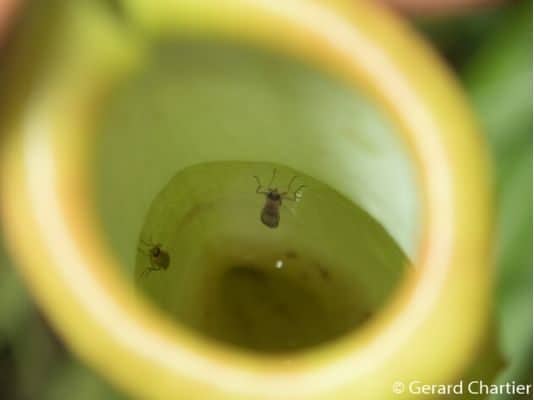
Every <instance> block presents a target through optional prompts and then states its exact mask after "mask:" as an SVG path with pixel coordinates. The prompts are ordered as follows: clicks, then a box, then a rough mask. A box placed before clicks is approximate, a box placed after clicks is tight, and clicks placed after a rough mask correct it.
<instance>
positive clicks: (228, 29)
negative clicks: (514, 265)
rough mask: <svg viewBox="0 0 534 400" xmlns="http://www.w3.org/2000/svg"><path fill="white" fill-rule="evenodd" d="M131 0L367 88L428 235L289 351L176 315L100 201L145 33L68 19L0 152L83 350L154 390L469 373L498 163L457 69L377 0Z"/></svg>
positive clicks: (318, 392) (360, 385)
mask: <svg viewBox="0 0 534 400" xmlns="http://www.w3.org/2000/svg"><path fill="white" fill-rule="evenodd" d="M125 6H126V12H127V14H128V15H129V17H130V18H131V21H134V22H135V23H137V24H138V25H139V26H140V27H142V28H143V29H144V31H145V32H148V33H151V34H153V35H154V36H157V35H161V34H166V35H183V34H187V35H189V36H202V37H211V36H216V37H217V38H221V37H226V38H228V39H231V40H236V41H243V42H248V43H252V44H253V45H256V46H262V47H269V48H271V49H275V50H277V51H281V52H285V53H287V54H289V55H292V56H295V57H298V58H301V59H304V60H306V61H307V62H309V63H313V64H314V65H316V66H317V67H319V68H321V69H324V70H327V71H329V72H330V73H333V74H335V75H337V76H340V77H342V78H343V79H344V80H345V81H346V82H347V83H348V84H350V85H354V86H357V87H358V89H359V90H361V91H364V92H365V93H367V94H368V95H369V96H370V97H371V98H372V99H374V101H375V102H376V103H377V104H378V105H379V106H380V107H381V108H383V109H384V111H385V113H386V114H387V115H388V117H389V118H390V119H391V120H392V121H393V122H394V123H395V124H396V127H397V131H398V132H399V134H401V135H402V139H403V140H404V141H405V143H406V144H407V147H408V149H409V151H410V153H411V156H412V158H413V160H414V164H415V165H416V168H417V172H418V179H419V185H420V190H421V194H422V200H423V207H424V210H423V211H424V226H423V234H422V240H421V245H420V250H419V252H418V256H417V258H416V261H415V264H416V265H417V268H416V269H414V272H413V274H412V275H411V276H409V277H408V278H407V279H406V281H405V282H404V283H403V285H402V287H401V288H399V290H398V293H397V294H396V296H395V298H394V300H393V301H392V302H391V304H389V305H388V306H387V307H386V309H385V310H384V311H383V313H382V314H381V315H380V316H378V317H377V318H376V320H375V321H373V322H372V323H370V324H369V326H368V327H366V328H362V329H361V330H359V331H357V332H355V333H353V334H352V335H350V336H349V337H347V338H345V339H342V340H340V341H338V342H337V343H334V344H332V345H329V346H325V347H322V348H318V349H312V350H309V351H307V352H305V353H302V354H299V355H295V356H292V357H291V360H290V362H288V361H287V359H284V358H283V357H282V356H278V357H276V356H259V355H253V354H248V353H245V352H241V351H235V350H232V349H229V348H225V347H218V346H215V345H213V344H211V343H208V342H205V341H204V340H202V339H200V338H197V337H195V336H193V335H192V334H191V333H189V332H188V331H185V330H182V329H181V328H180V327H177V326H174V325H173V324H172V323H170V322H168V321H167V320H166V319H164V318H163V317H162V316H161V315H159V314H158V313H156V312H155V311H154V310H153V309H152V308H150V307H149V306H147V305H146V304H145V303H144V302H143V301H142V300H141V299H139V298H138V297H137V296H136V294H135V293H134V292H133V289H131V288H130V287H129V286H128V285H127V284H126V283H124V282H123V281H122V279H121V277H120V276H119V273H118V271H119V270H120V268H119V266H118V265H117V264H116V263H117V261H116V260H115V259H114V258H113V257H112V256H111V254H110V252H109V249H107V248H106V247H105V246H104V244H103V242H102V240H101V238H100V236H101V235H100V234H99V229H100V228H99V226H97V225H96V224H95V222H94V221H95V220H96V218H95V214H94V212H93V209H92V205H91V204H90V202H89V201H88V200H87V199H88V198H90V196H89V193H90V190H91V188H90V186H89V184H88V183H87V182H89V181H90V180H89V177H90V174H89V171H88V170H87V169H88V162H87V157H88V154H87V153H88V150H87V148H88V146H87V143H88V137H89V135H90V133H91V123H92V121H93V119H94V117H95V113H96V111H97V109H98V99H99V98H100V96H101V95H102V93H103V92H104V91H106V90H108V88H111V87H112V85H113V83H114V82H116V81H117V80H118V79H120V77H121V76H124V75H125V74H126V72H127V71H129V70H130V69H131V68H132V67H133V66H135V63H136V60H137V59H138V58H140V57H142V49H141V48H142V46H141V45H139V46H136V45H135V44H134V42H135V40H131V38H128V35H127V34H124V32H118V31H115V30H113V28H110V26H108V25H106V23H104V22H103V23H102V25H98V29H96V30H95V29H89V28H88V27H87V26H85V25H84V24H83V23H80V24H79V25H76V23H75V22H73V23H72V26H73V27H74V28H73V33H72V37H73V39H72V41H70V42H69V41H68V40H67V45H65V48H62V49H60V50H58V51H60V52H61V54H62V55H63V58H61V57H59V58H58V59H60V61H58V63H57V65H54V68H52V69H50V70H49V71H47V73H44V74H43V76H44V78H43V79H42V82H41V81H39V80H36V83H35V87H31V88H30V95H28V96H26V97H25V98H24V99H23V100H21V102H22V103H21V104H20V105H18V106H16V107H15V106H14V108H13V113H14V118H13V122H12V123H11V124H10V125H9V131H10V132H9V133H10V137H9V140H8V141H6V144H5V145H4V146H3V147H4V149H3V150H4V152H3V157H2V160H1V162H2V196H3V199H2V212H3V218H4V222H5V230H6V232H7V236H8V240H9V244H10V247H11V248H12V250H13V252H14V255H15V257H16V259H17V260H18V261H19V262H20V269H21V271H22V273H23V274H24V276H25V278H26V280H27V282H28V284H29V285H30V287H31V290H32V292H34V294H35V296H36V297H37V300H38V301H39V303H40V304H41V305H42V307H43V308H44V309H45V311H46V312H47V314H48V315H49V317H50V318H51V319H52V321H53V322H54V324H55V326H56V327H57V329H58V330H59V331H60V332H61V334H62V335H63V336H64V337H65V338H66V339H67V342H68V343H69V344H70V346H71V347H72V349H73V350H74V351H75V352H76V353H77V354H78V355H79V356H80V357H81V358H83V359H84V360H86V361H87V362H88V363H89V364H91V365H93V366H94V367H95V368H97V369H98V370H100V371H101V372H102V373H103V374H104V375H106V376H108V377H109V378H110V379H111V380H113V381H114V382H116V383H117V384H119V385H120V386H121V387H122V388H124V389H125V390H126V391H128V392H129V393H131V394H132V395H134V396H136V397H146V398H150V399H155V398H165V399H171V398H186V399H210V400H217V399H233V400H234V399H334V398H339V399H354V398H358V399H387V398H399V395H397V394H394V393H393V392H392V389H391V386H392V384H393V383H394V382H395V381H400V382H405V383H407V382H410V381H413V380H419V381H423V382H427V383H433V382H434V383H444V382H447V381H450V380H452V379H454V378H456V377H457V376H458V375H459V374H460V373H461V372H462V370H463V369H464V368H465V367H466V365H467V364H468V363H469V362H470V361H471V360H472V358H473V356H474V354H475V352H476V350H477V346H478V342H479V340H480V338H481V336H482V335H483V331H484V328H485V325H486V321H487V317H488V315H487V314H488V309H489V304H490V294H491V293H490V289H491V282H492V279H491V278H492V274H491V264H492V260H491V251H490V247H491V231H492V221H491V217H490V216H491V211H492V209H491V203H490V200H491V199H490V182H489V178H488V171H489V163H488V161H487V159H486V154H485V152H484V150H483V146H482V143H481V141H480V138H479V136H478V132H477V129H478V128H477V126H476V123H475V122H474V120H473V116H472V115H471V113H470V111H469V107H468V105H467V103H466V101H465V99H464V97H463V95H462V93H461V91H460V90H459V88H458V86H457V83H456V82H455V81H454V79H452V77H451V76H450V74H449V73H448V72H447V71H446V70H445V69H444V68H443V66H442V65H441V64H440V62H439V61H438V60H437V59H436V57H435V56H434V55H433V54H432V51H431V50H429V49H428V48H427V47H426V45H425V44H424V43H422V42H421V41H420V39H418V38H417V37H416V36H415V35H414V34H413V33H412V32H411V31H409V30H408V29H407V28H406V26H405V25H404V24H403V23H402V22H401V21H399V20H398V19H396V18H395V17H394V16H392V15H389V14H388V13H387V12H386V11H384V10H382V9H380V8H378V7H377V6H374V5H370V4H366V3H357V2H356V3H355V2H344V3H342V2H310V1H299V0H284V1H281V0H280V1H275V0H219V1H215V0H214V1H208V0H194V1H193V0H189V1H177V0H161V1H157V2H148V1H144V0H130V1H128V2H126V3H125ZM84 18H88V17H84ZM75 40H86V43H85V44H86V46H84V54H77V53H75V52H74V50H72V49H71V48H70V47H69V44H70V46H71V47H72V48H75V47H76V46H75V45H79V43H78V42H76V41H75ZM78 53H80V51H78ZM89 60H90V61H91V62H89ZM95 60H96V61H95ZM47 74H48V75H47ZM17 107H18V108H17Z"/></svg>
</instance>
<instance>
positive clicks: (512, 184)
mask: <svg viewBox="0 0 534 400" xmlns="http://www.w3.org/2000/svg"><path fill="white" fill-rule="evenodd" d="M412 22H413V25H414V26H415V28H416V29H418V30H419V31H420V32H421V33H422V35H424V36H425V37H426V38H427V39H428V40H429V41H431V42H432V43H433V44H434V46H435V47H436V49H437V51H438V52H440V53H441V54H442V56H443V58H444V59H445V60H446V62H447V63H448V64H449V65H450V67H451V68H452V69H453V70H454V71H455V72H456V74H457V76H458V78H459V80H461V82H462V84H463V85H464V87H465V89H466V91H467V93H468V95H469V96H470V98H471V100H472V102H473V106H474V109H475V110H476V112H477V114H478V116H479V119H480V121H481V122H482V124H483V127H484V132H485V135H486V138H487V140H488V142H489V144H490V147H491V150H492V154H493V158H494V165H495V176H496V182H495V191H496V196H497V202H498V208H497V210H498V215H497V223H498V229H497V245H496V248H495V255H496V259H497V265H496V267H497V277H498V280H497V287H496V299H495V306H496V310H495V311H496V317H497V318H496V320H497V324H496V326H497V329H498V336H499V344H500V348H501V352H502V353H503V355H504V358H505V360H506V366H505V368H504V370H503V372H502V373H501V374H500V375H499V377H498V380H499V381H503V382H504V381H511V380H515V381H516V382H518V381H521V382H524V383H531V382H532V378H531V377H532V4H531V2H529V1H522V2H512V3H505V4H502V5H500V6H498V7H492V8H485V9H479V10H477V11H473V12H470V13H467V14H466V13H463V14H462V15H459V16H431V17H429V16H427V17H413V18H412ZM0 57H1V53H0ZM11 264H12V263H11V261H10V259H9V256H8V255H7V253H6V250H5V247H4V246H3V245H2V243H1V239H0V399H7V400H12V399H17V400H19V399H20V400H26V399H71V398H75V399H82V400H83V399H121V398H125V396H124V395H122V394H120V393H118V392H117V391H115V390H114V389H113V388H112V387H110V386H109V385H108V384H107V383H106V382H105V381H104V380H103V379H101V378H100V377H99V376H97V375H96V374H95V373H94V372H92V371H90V370H88V369H87V368H86V367H84V366H83V365H82V364H81V363H80V362H78V361H77V360H76V359H74V358H73V356H72V355H71V354H69V352H68V350H67V349H66V348H65V346H64V345H63V344H62V342H61V341H60V340H59V339H58V337H57V336H56V335H55V334H54V332H53V331H52V329H51V328H50V326H49V325H48V324H47V322H46V320H45V319H44V317H43V315H42V314H41V313H40V311H39V310H38V308H37V307H36V306H35V304H34V303H33V301H32V299H31V298H30V297H29V294H28V292H27V290H26V289H25V288H24V286H23V284H22V282H21V279H20V277H19V276H18V275H17V273H16V272H15V271H14V269H13V268H12V266H11ZM500 398H503V399H504V398H507V397H506V396H505V395H503V396H501V397H500ZM528 398H531V397H528Z"/></svg>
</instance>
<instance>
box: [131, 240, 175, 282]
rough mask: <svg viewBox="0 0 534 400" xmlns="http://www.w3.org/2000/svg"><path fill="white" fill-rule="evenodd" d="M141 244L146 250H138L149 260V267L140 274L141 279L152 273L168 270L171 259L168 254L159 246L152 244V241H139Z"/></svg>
mask: <svg viewBox="0 0 534 400" xmlns="http://www.w3.org/2000/svg"><path fill="white" fill-rule="evenodd" d="M141 244H143V245H144V246H146V247H147V248H148V249H143V248H141V247H139V250H140V251H141V252H143V253H145V254H146V255H147V256H148V257H149V260H150V266H149V267H148V268H146V269H145V270H144V271H143V272H141V277H143V276H145V275H148V274H149V273H151V272H152V271H161V270H166V269H167V268H169V265H170V263H171V257H170V256H169V253H168V252H166V251H165V250H163V249H162V248H161V244H160V243H158V244H154V243H152V241H150V242H145V241H144V240H141Z"/></svg>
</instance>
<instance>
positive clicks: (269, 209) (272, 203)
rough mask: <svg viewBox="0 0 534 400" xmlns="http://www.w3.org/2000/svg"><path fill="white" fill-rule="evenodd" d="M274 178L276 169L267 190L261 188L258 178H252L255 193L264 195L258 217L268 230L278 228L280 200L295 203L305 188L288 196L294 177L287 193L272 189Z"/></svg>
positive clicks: (299, 188)
mask: <svg viewBox="0 0 534 400" xmlns="http://www.w3.org/2000/svg"><path fill="white" fill-rule="evenodd" d="M275 177H276V168H275V169H274V170H273V176H272V178H271V182H269V185H268V186H267V188H263V186H262V184H261V182H260V178H258V177H257V176H254V178H255V179H256V181H257V182H258V187H257V188H256V193H258V194H264V195H265V205H264V206H263V209H262V210H261V216H260V217H261V222H263V224H264V225H265V226H267V227H269V228H276V227H278V224H279V222H280V207H281V206H282V200H289V201H297V200H298V199H299V198H300V191H301V190H302V189H303V188H305V187H306V186H305V185H301V186H299V187H298V188H297V190H295V191H294V192H293V193H292V194H290V193H291V186H292V185H293V182H294V181H295V179H296V178H297V177H296V176H294V177H293V178H291V180H290V181H289V185H288V187H287V191H285V192H279V191H278V188H273V187H272V184H273V182H274V178H275Z"/></svg>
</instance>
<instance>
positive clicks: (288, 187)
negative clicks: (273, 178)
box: [282, 175, 297, 196]
mask: <svg viewBox="0 0 534 400" xmlns="http://www.w3.org/2000/svg"><path fill="white" fill-rule="evenodd" d="M295 179H297V175H294V176H293V178H291V180H290V181H289V185H287V191H285V192H284V193H282V196H283V195H286V194H288V193H291V186H293V182H295Z"/></svg>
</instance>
